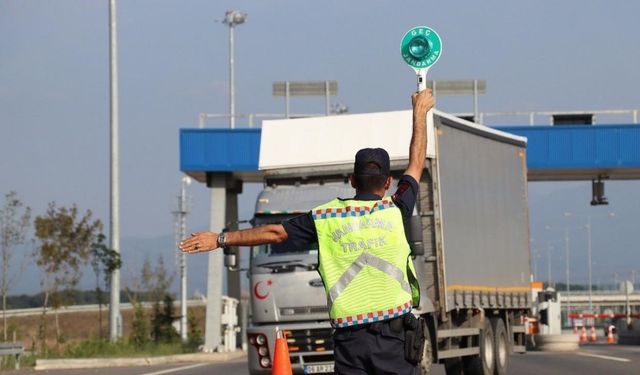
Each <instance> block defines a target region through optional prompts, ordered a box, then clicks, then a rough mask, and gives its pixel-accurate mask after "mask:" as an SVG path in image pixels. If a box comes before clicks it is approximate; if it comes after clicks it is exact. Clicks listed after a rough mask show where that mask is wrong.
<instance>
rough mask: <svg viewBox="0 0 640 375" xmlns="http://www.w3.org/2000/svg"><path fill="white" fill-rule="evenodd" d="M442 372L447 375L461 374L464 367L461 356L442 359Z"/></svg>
mask: <svg viewBox="0 0 640 375" xmlns="http://www.w3.org/2000/svg"><path fill="white" fill-rule="evenodd" d="M444 372H445V373H446V374H447V375H463V374H464V368H463V364H462V358H460V357H456V358H447V359H445V360H444Z"/></svg>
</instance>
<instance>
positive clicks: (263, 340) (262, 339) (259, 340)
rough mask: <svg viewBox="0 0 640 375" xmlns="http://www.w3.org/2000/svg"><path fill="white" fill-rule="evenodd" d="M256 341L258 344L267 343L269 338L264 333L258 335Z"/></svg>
mask: <svg viewBox="0 0 640 375" xmlns="http://www.w3.org/2000/svg"><path fill="white" fill-rule="evenodd" d="M256 343H257V344H258V345H264V344H266V343H267V338H266V337H265V336H264V335H258V336H256Z"/></svg>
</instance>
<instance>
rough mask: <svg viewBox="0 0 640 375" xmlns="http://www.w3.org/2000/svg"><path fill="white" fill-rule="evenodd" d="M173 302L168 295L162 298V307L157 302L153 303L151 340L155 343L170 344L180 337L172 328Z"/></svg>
mask: <svg viewBox="0 0 640 375" xmlns="http://www.w3.org/2000/svg"><path fill="white" fill-rule="evenodd" d="M173 302H174V300H173V297H171V295H170V294H168V293H167V294H165V296H164V304H163V305H162V307H161V306H160V302H159V301H156V302H154V305H153V313H154V314H153V320H152V323H151V324H152V336H153V340H154V341H155V342H156V343H172V342H175V341H176V340H178V338H179V337H180V335H178V332H177V331H176V329H175V328H174V327H173V320H174V318H175V316H174V314H173Z"/></svg>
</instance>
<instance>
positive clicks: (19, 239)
mask: <svg viewBox="0 0 640 375" xmlns="http://www.w3.org/2000/svg"><path fill="white" fill-rule="evenodd" d="M30 219H31V208H29V207H25V206H24V204H23V203H22V201H21V200H20V198H18V194H17V193H16V192H15V191H10V192H9V193H7V194H5V202H4V205H3V206H2V207H0V257H1V259H0V261H2V272H1V274H2V275H1V276H0V294H2V328H3V329H2V330H3V336H2V337H3V340H4V341H7V294H8V293H9V288H10V287H11V284H12V281H13V280H12V279H11V278H10V276H9V269H10V264H11V259H12V258H13V249H14V246H16V245H20V244H22V243H24V241H25V238H26V232H27V228H28V227H29V221H30Z"/></svg>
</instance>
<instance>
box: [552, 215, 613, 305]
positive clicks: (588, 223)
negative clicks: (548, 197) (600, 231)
mask: <svg viewBox="0 0 640 375" xmlns="http://www.w3.org/2000/svg"><path fill="white" fill-rule="evenodd" d="M564 216H565V217H570V216H574V217H584V218H586V219H587V225H585V226H584V228H585V229H586V230H587V264H588V267H589V268H588V269H589V312H593V301H592V299H593V282H592V280H593V275H592V269H593V266H592V261H591V218H592V217H593V216H595V215H577V214H573V213H571V212H565V213H564ZM597 216H601V217H610V218H612V217H614V216H615V213H613V212H611V213H609V214H607V215H597Z"/></svg>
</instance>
